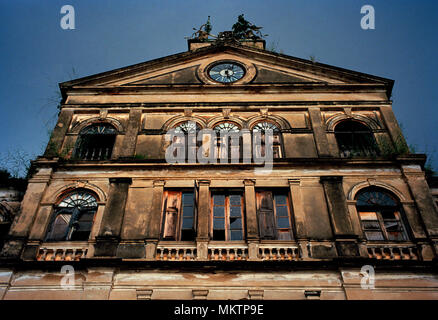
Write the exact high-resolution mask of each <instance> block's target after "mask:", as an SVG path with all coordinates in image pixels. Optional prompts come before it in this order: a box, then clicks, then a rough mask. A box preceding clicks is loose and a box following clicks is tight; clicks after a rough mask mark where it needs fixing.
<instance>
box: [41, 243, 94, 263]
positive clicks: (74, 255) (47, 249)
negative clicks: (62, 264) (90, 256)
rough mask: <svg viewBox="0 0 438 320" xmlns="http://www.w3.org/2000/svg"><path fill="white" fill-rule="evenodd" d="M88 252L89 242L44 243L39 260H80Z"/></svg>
mask: <svg viewBox="0 0 438 320" xmlns="http://www.w3.org/2000/svg"><path fill="white" fill-rule="evenodd" d="M87 253H88V243H75V244H65V243H56V244H55V243H54V244H43V245H41V246H40V249H39V251H38V255H37V260H38V261H79V260H81V259H82V258H85V257H86V255H87Z"/></svg>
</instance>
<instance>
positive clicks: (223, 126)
mask: <svg viewBox="0 0 438 320" xmlns="http://www.w3.org/2000/svg"><path fill="white" fill-rule="evenodd" d="M214 131H215V132H216V153H215V157H216V158H218V159H227V160H228V159H240V158H241V157H242V153H243V148H242V137H241V136H240V135H237V134H238V133H240V128H239V127H238V126H237V125H236V124H234V123H232V122H222V123H220V124H218V125H216V126H215V127H214ZM233 133H235V134H236V135H235V137H233Z"/></svg>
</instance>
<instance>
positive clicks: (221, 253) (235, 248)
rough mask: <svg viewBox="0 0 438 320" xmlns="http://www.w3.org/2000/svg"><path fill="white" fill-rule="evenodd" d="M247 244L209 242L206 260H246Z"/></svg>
mask: <svg viewBox="0 0 438 320" xmlns="http://www.w3.org/2000/svg"><path fill="white" fill-rule="evenodd" d="M247 259H248V246H247V245H246V244H243V243H242V244H240V243H236V244H234V243H217V242H215V243H209V244H208V260H222V261H233V260H247Z"/></svg>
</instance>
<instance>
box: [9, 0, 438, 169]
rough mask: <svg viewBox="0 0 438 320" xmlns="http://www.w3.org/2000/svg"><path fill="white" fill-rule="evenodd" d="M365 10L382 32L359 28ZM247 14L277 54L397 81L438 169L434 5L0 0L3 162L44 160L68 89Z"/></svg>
mask: <svg viewBox="0 0 438 320" xmlns="http://www.w3.org/2000/svg"><path fill="white" fill-rule="evenodd" d="M66 4H70V5H73V6H74V8H75V13H76V29H75V30H63V29H61V27H60V19H61V17H62V16H63V15H62V14H61V13H60V9H61V7H62V6H63V5H66ZM366 4H370V5H373V6H374V9H375V15H376V25H375V27H376V28H375V30H362V29H361V27H360V20H361V18H362V14H361V13H360V8H361V7H362V6H363V5H366ZM241 13H245V17H246V18H247V20H249V21H250V22H252V23H254V24H256V25H258V26H263V27H264V29H263V31H264V33H267V34H269V36H268V37H267V38H266V41H267V43H268V47H269V46H270V45H272V44H273V43H275V44H276V47H277V51H280V50H281V52H282V53H284V54H288V55H292V56H296V57H300V58H304V59H309V56H310V55H312V56H315V57H316V60H317V61H318V62H321V63H326V64H330V65H334V66H338V67H342V68H347V69H351V70H356V71H360V72H364V73H370V74H373V75H376V76H381V77H386V78H390V79H393V80H395V86H394V91H393V97H392V99H393V101H394V103H393V108H394V112H395V115H396V117H397V119H398V120H399V122H400V123H401V124H402V126H403V128H404V132H405V135H406V136H407V139H408V143H409V144H411V145H416V151H417V152H428V153H429V154H431V155H432V158H433V159H432V162H433V165H434V168H435V169H438V159H437V158H438V155H437V154H436V152H435V150H437V149H438V144H437V142H436V141H437V130H436V123H437V115H438V111H437V108H438V106H437V100H438V99H437V98H438V90H437V80H438V76H437V71H438V68H437V66H438V62H437V61H438V59H437V58H436V53H437V47H438V45H437V39H438V36H437V35H438V29H437V25H438V1H433V0H430V1H426V0H424V1H414V0H411V1H406V0H385V1H370V0H363V1H362V0H342V1H341V0H339V1H327V0H319V1H316V0H299V1H298V0H297V1H295V0H287V1H280V0H271V1H256V0H251V1H243V0H234V1H231V0H221V1H219V0H216V1H207V0H203V1H199V0H185V1H181V0H175V1H167V0H160V1H155V0H154V1H149V0H148V1H145V0H144V1H140V0H136V1H133V0H124V1H121V0H120V1H103V0H102V1H99V0H93V1H91V0H87V1H76V0H68V1H67V0H64V1H58V0H50V1H49V0H45V1H43V0H38V1H37V0H34V1H24V0H8V1H6V0H0V48H1V50H0V108H1V111H2V117H1V118H0V119H1V125H0V137H2V139H0V159H1V158H2V157H3V159H4V157H5V154H7V153H8V152H16V151H17V150H18V151H20V150H22V151H25V152H27V153H29V154H32V155H38V154H41V153H42V151H43V150H44V147H45V145H46V143H47V141H48V133H47V132H48V130H49V129H52V127H53V124H54V122H53V119H54V116H56V112H57V111H56V102H55V101H56V100H57V99H58V93H57V91H58V86H57V84H58V83H59V82H63V81H67V80H71V79H72V78H78V77H83V76H87V75H91V74H95V73H99V72H103V71H107V70H111V69H114V68H119V67H123V66H127V65H131V64H134V63H139V62H143V61H147V60H150V59H154V58H159V57H162V56H167V55H170V54H174V53H178V52H182V51H186V50H187V43H186V40H185V39H184V37H186V36H190V35H191V34H192V28H193V27H199V26H200V25H201V24H203V23H204V22H205V21H206V18H207V16H208V15H210V16H211V22H212V24H213V30H212V33H213V34H217V33H218V32H220V31H224V30H230V29H231V26H232V25H233V23H234V22H235V21H236V19H237V16H238V15H239V14H241ZM50 120H52V121H50ZM47 123H49V125H47ZM2 165H5V163H4V162H3V163H0V166H2Z"/></svg>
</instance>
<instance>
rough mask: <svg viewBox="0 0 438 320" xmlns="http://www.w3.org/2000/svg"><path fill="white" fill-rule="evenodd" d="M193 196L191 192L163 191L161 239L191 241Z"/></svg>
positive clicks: (193, 225) (193, 210) (193, 215)
mask: <svg viewBox="0 0 438 320" xmlns="http://www.w3.org/2000/svg"><path fill="white" fill-rule="evenodd" d="M195 225H196V224H195V195H194V193H193V192H192V191H170V190H168V191H165V192H164V200H163V225H162V237H161V238H162V239H163V240H173V241H193V240H195V237H196V232H195Z"/></svg>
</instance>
